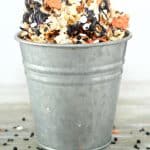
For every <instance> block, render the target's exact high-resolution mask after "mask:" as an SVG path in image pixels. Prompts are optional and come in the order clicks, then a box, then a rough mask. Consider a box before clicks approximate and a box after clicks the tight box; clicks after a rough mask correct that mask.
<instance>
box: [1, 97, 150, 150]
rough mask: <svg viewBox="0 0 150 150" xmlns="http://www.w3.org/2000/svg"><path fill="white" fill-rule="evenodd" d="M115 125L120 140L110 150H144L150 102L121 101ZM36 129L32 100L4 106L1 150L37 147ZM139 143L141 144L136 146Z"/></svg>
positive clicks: (149, 140)
mask: <svg viewBox="0 0 150 150" xmlns="http://www.w3.org/2000/svg"><path fill="white" fill-rule="evenodd" d="M115 126H116V134H114V135H113V139H112V141H113V140H114V137H117V139H118V141H117V142H116V144H112V145H111V146H110V147H109V148H108V150H134V149H138V147H140V149H141V150H146V149H148V148H149V149H150V135H148V134H149V133H150V101H149V100H146V99H145V100H142V101H140V100H137V101H136V100H120V101H119V104H118V108H117V115H116V121H115ZM16 127H17V128H16ZM141 129H142V130H141ZM139 130H141V132H140V131H139ZM143 130H144V131H143ZM33 132H34V127H33V121H32V115H31V108H30V105H29V104H28V103H25V104H24V103H21V104H1V105H0V150H13V149H14V150H28V149H31V150H37V149H38V148H37V147H38V145H37V143H36V140H35V136H34V135H33ZM8 139H9V141H8ZM137 140H139V141H137ZM137 142H139V143H140V142H141V144H138V145H137V148H136V143H137ZM15 147H17V148H18V149H16V148H15ZM134 147H135V148H134Z"/></svg>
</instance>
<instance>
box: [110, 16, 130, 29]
mask: <svg viewBox="0 0 150 150" xmlns="http://www.w3.org/2000/svg"><path fill="white" fill-rule="evenodd" d="M112 25H113V26H114V27H116V28H120V29H123V30H126V29H127V28H128V25H129V16H128V15H124V16H119V17H116V18H114V19H113V20H112Z"/></svg>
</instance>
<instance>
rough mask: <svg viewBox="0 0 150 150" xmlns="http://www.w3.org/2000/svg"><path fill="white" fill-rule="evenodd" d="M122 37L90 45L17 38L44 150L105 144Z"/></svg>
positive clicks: (93, 149) (96, 148)
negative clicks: (48, 42) (33, 41)
mask: <svg viewBox="0 0 150 150" xmlns="http://www.w3.org/2000/svg"><path fill="white" fill-rule="evenodd" d="M130 38H131V35H130V34H129V35H128V36H127V37H126V38H124V39H122V40H118V41H115V42H107V43H100V44H90V45H88V44H87V45H82V44H81V45H71V44H70V45H58V44H57V45H56V44H39V43H32V42H28V41H24V40H21V39H19V38H18V37H17V40H18V41H19V42H20V46H21V50H22V56H23V63H24V66H25V72H26V76H27V81H28V88H29V93H30V98H31V104H32V110H33V116H34V120H35V126H36V134H37V139H38V142H39V145H40V146H42V147H43V148H45V149H47V150H101V149H105V148H106V147H107V146H109V144H110V142H111V132H112V127H113V121H114V116H115V110H116V103H117V98H118V93H119V86H120V78H121V74H122V66H123V63H124V56H125V51H126V46H127V41H128V40H129V39H130Z"/></svg>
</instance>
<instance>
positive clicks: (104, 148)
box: [39, 140, 111, 150]
mask: <svg viewBox="0 0 150 150" xmlns="http://www.w3.org/2000/svg"><path fill="white" fill-rule="evenodd" d="M110 143H111V140H110V141H109V142H108V143H107V144H105V145H104V146H101V147H97V148H95V149H91V150H106V148H107V147H108V146H109V145H110ZM39 146H40V147H41V148H43V149H45V150H56V149H53V148H49V147H47V146H44V145H42V144H39Z"/></svg>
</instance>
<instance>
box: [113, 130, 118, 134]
mask: <svg viewBox="0 0 150 150" xmlns="http://www.w3.org/2000/svg"><path fill="white" fill-rule="evenodd" d="M119 133H120V131H119V130H117V129H113V130H112V134H119Z"/></svg>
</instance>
